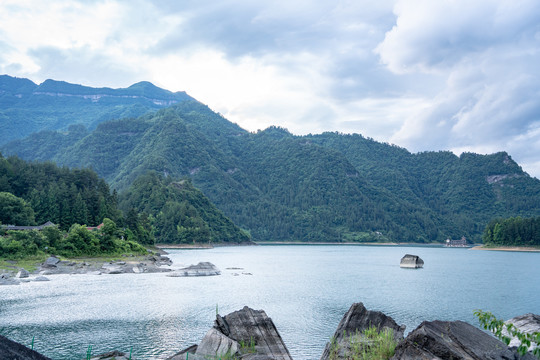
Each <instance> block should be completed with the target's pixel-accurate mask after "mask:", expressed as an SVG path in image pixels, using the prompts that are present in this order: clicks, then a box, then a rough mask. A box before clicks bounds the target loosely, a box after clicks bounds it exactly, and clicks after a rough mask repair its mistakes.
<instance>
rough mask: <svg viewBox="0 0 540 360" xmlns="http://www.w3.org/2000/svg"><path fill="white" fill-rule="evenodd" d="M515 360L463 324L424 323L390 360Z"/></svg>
mask: <svg viewBox="0 0 540 360" xmlns="http://www.w3.org/2000/svg"><path fill="white" fill-rule="evenodd" d="M450 359H452V360H517V359H527V360H529V359H530V360H533V359H535V358H534V357H533V356H532V355H529V354H527V355H525V356H523V357H520V356H519V355H518V354H517V353H516V352H515V351H513V350H511V349H509V348H508V347H507V346H506V345H505V344H504V343H503V342H501V341H499V340H497V339H495V338H494V337H493V336H491V335H489V334H487V333H485V332H483V331H482V330H480V329H478V328H476V327H474V326H472V325H470V324H468V323H466V322H463V321H439V320H436V321H424V322H423V323H421V324H420V326H418V327H417V328H416V329H415V330H413V331H412V332H411V333H410V334H409V335H408V336H407V338H406V339H405V340H403V341H402V342H401V343H399V344H398V346H397V347H396V350H395V354H394V356H393V357H392V360H450Z"/></svg>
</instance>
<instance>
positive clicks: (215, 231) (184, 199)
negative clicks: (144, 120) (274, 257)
mask: <svg viewBox="0 0 540 360" xmlns="http://www.w3.org/2000/svg"><path fill="white" fill-rule="evenodd" d="M122 204H123V205H124V206H125V209H126V211H125V212H122V211H121V210H119V209H118V196H117V194H116V191H112V192H111V190H110V188H109V185H108V184H107V183H106V182H105V181H104V180H103V179H102V178H99V177H98V175H97V174H96V173H95V172H94V171H93V170H90V169H69V168H67V167H63V168H60V167H57V166H56V165H55V164H53V163H38V162H27V161H24V160H22V159H20V158H18V157H16V156H11V157H8V158H4V157H3V156H2V155H1V154H0V209H1V210H2V211H0V225H2V224H3V225H16V226H33V225H36V224H40V225H41V224H44V223H46V222H51V223H53V224H55V225H57V226H52V227H46V228H44V229H42V230H41V231H37V230H29V231H19V230H17V231H15V230H10V227H9V226H7V227H2V229H3V230H1V231H2V234H1V235H3V237H2V238H1V241H0V254H1V255H2V256H9V257H22V256H28V255H35V254H37V253H38V252H40V251H41V252H43V251H45V250H47V251H48V252H50V253H58V254H60V255H65V256H79V255H96V254H103V253H106V254H109V253H117V252H122V251H131V252H133V251H134V252H141V251H142V250H141V249H144V247H142V245H152V244H154V242H155V239H156V237H157V238H158V239H159V241H160V242H164V243H167V242H168V243H180V242H190V243H194V242H199V243H201V242H204V243H220V242H234V243H240V242H244V241H249V236H248V235H247V234H245V233H244V232H243V231H242V230H240V229H239V228H238V227H236V226H235V225H234V224H233V223H232V222H231V221H230V220H229V219H228V218H226V217H225V216H224V215H223V214H222V213H221V212H220V211H219V210H217V209H216V208H215V206H214V205H213V204H212V203H211V202H210V201H209V200H208V199H207V198H206V197H205V196H204V195H203V194H202V193H201V192H200V191H199V190H197V189H195V188H194V187H193V186H192V185H191V183H190V181H189V180H183V181H176V182H175V181H173V179H172V178H171V177H169V178H168V179H166V180H165V179H162V178H161V177H159V176H158V175H156V174H152V173H149V174H147V175H145V176H141V178H140V179H138V180H137V181H135V182H134V184H133V186H132V187H130V188H129V189H128V190H127V191H125V192H124V194H123V197H122ZM98 224H101V227H100V228H99V229H96V230H95V231H92V230H91V229H88V228H87V226H90V227H94V228H95V227H96V226H97V225H98ZM6 231H7V232H6Z"/></svg>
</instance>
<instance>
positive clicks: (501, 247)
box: [471, 245, 540, 252]
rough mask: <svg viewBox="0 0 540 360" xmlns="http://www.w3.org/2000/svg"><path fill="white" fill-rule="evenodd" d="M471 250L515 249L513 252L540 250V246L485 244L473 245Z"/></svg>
mask: <svg viewBox="0 0 540 360" xmlns="http://www.w3.org/2000/svg"><path fill="white" fill-rule="evenodd" d="M471 250H485V251H513V252H540V249H539V248H535V247H527V246H523V247H521V246H497V247H485V246H483V245H478V246H473V247H472V248H471Z"/></svg>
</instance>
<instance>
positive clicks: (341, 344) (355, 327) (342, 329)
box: [321, 303, 405, 360]
mask: <svg viewBox="0 0 540 360" xmlns="http://www.w3.org/2000/svg"><path fill="white" fill-rule="evenodd" d="M373 326H374V327H376V328H377V330H378V331H381V330H383V329H384V328H388V329H391V330H392V331H393V333H394V339H395V340H396V342H399V341H401V340H403V333H404V332H405V326H404V325H401V326H400V325H398V324H397V323H396V322H395V321H394V319H392V318H391V317H390V316H387V315H385V314H383V313H382V312H380V311H370V310H367V309H366V308H365V306H364V304H362V303H354V304H352V306H351V307H350V309H349V311H347V313H346V314H345V315H344V316H343V318H342V319H341V321H340V322H339V325H338V328H337V330H336V332H335V333H334V336H333V338H332V339H333V344H331V343H327V344H326V347H325V348H324V352H323V354H322V356H321V360H328V359H330V354H331V352H334V353H335V352H336V351H335V350H333V349H332V348H333V347H334V349H336V350H337V354H336V353H335V356H334V357H335V358H337V359H347V353H348V352H349V347H350V343H351V337H353V336H354V337H358V334H361V333H362V332H364V331H365V330H367V329H369V328H370V327H373ZM359 340H360V341H361V339H360V338H359Z"/></svg>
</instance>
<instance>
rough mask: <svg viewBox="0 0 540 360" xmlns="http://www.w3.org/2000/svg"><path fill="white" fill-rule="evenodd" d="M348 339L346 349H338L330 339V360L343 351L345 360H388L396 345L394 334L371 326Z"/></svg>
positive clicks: (335, 343) (333, 359) (388, 330)
mask: <svg viewBox="0 0 540 360" xmlns="http://www.w3.org/2000/svg"><path fill="white" fill-rule="evenodd" d="M348 338H349V339H348V340H349V344H348V346H347V348H346V349H340V348H339V344H337V342H336V340H335V339H334V338H332V339H331V342H330V356H329V357H330V360H336V359H338V357H339V353H340V350H344V355H345V359H347V360H388V359H390V358H391V357H392V356H393V355H394V352H395V349H396V345H397V343H396V341H395V339H394V332H393V331H392V329H388V328H384V329H383V330H381V331H379V330H378V329H377V328H376V327H374V326H372V327H370V328H369V329H367V330H365V331H363V332H361V333H358V332H356V333H355V334H353V335H351V336H349V337H348Z"/></svg>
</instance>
